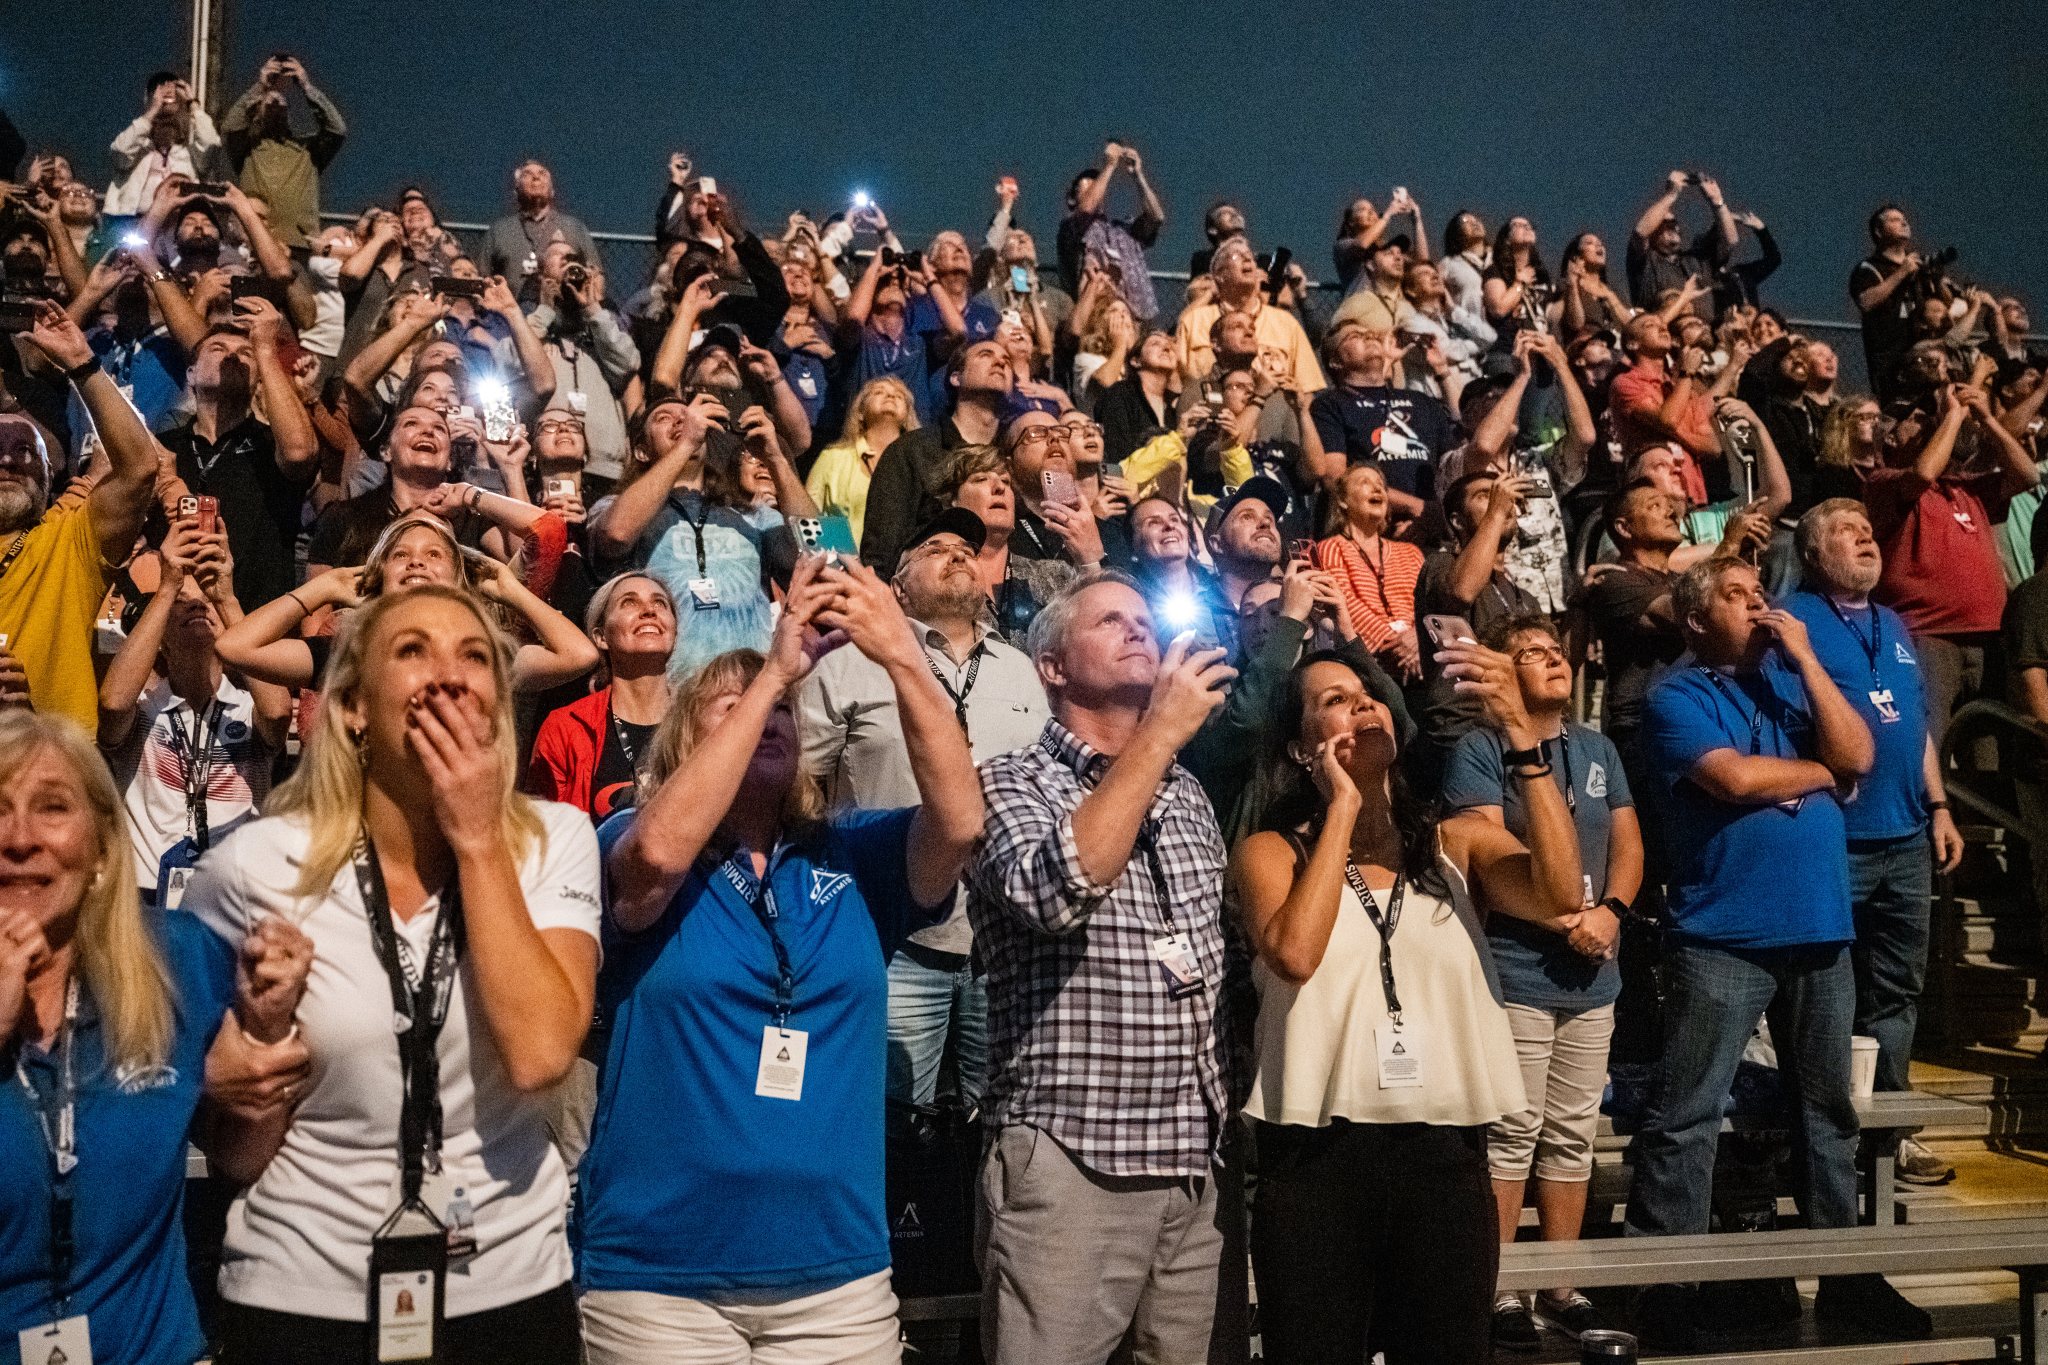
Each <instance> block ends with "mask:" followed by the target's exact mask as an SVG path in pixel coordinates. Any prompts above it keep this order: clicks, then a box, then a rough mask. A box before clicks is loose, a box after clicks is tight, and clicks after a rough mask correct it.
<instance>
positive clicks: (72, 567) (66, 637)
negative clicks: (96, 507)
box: [0, 503, 110, 734]
mask: <svg viewBox="0 0 2048 1365" xmlns="http://www.w3.org/2000/svg"><path fill="white" fill-rule="evenodd" d="M13 544H14V537H13V536H11V535H8V536H0V555H4V554H5V553H6V551H7V549H8V548H9V547H10V546H12V545H13ZM109 577H110V571H109V569H108V567H107V565H106V564H105V563H104V562H103V561H102V560H101V558H100V542H99V536H98V534H97V532H95V530H94V529H93V524H92V511H91V509H90V507H89V506H87V505H86V504H83V503H81V504H79V505H78V506H75V507H62V506H59V507H52V508H51V509H50V510H49V511H48V512H45V513H44V514H43V519H42V520H41V521H40V522H37V523H36V525H35V526H34V527H32V528H31V529H30V531H29V533H28V536H27V538H26V539H24V540H23V541H22V545H21V553H20V554H18V555H16V556H15V558H14V563H12V564H10V565H9V566H8V567H7V572H6V573H4V574H0V632H4V633H5V634H6V636H7V647H8V649H9V650H10V651H12V652H13V654H14V657H15V658H17V659H19V660H21V666H22V668H23V669H25V670H26V671H27V673H28V692H29V698H30V700H32V701H33V702H34V703H35V708H36V710H38V711H44V712H51V713H55V714H57V715H64V716H69V717H71V718H72V719H73V720H75V721H77V722H78V723H79V724H80V725H82V726H84V727H85V732H86V733H87V734H91V733H93V730H94V728H95V727H96V726H97V725H98V724H99V684H98V680H97V679H96V677H95V676H94V673H93V667H92V636H93V621H94V619H95V618H96V617H97V616H98V615H99V610H100V602H101V600H102V599H103V598H105V597H106V595H107V581H108V579H109Z"/></svg>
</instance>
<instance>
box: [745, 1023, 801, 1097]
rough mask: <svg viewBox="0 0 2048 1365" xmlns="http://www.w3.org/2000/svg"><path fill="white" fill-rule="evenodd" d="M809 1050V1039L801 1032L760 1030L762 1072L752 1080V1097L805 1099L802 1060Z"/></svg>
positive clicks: (793, 1030) (796, 1030)
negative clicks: (754, 1095) (753, 1095)
mask: <svg viewBox="0 0 2048 1365" xmlns="http://www.w3.org/2000/svg"><path fill="white" fill-rule="evenodd" d="M810 1049H811V1035H810V1034H808V1033H805V1032H804V1031H803V1030H802V1029H794V1028H777V1027H776V1026H775V1025H773V1024H769V1025H767V1026H766V1027H764V1028H763V1029H762V1030H761V1069H760V1071H759V1072H758V1073H757V1074H756V1075H755V1077H754V1093H755V1094H756V1095H759V1096H760V1097H761V1098H762V1099H764V1100H800V1099H802V1098H803V1097H804V1059H805V1057H806V1055H807V1054H808V1053H809V1052H810Z"/></svg>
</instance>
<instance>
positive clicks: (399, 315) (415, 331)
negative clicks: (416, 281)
mask: <svg viewBox="0 0 2048 1365" xmlns="http://www.w3.org/2000/svg"><path fill="white" fill-rule="evenodd" d="M447 316H448V301H447V300H446V299H439V298H434V297H432V296H431V295H427V294H416V293H407V294H401V295H399V296H398V297H397V298H396V299H394V300H393V301H392V304H391V315H390V317H389V318H388V319H387V320H386V325H385V327H384V330H383V331H381V332H379V333H377V335H376V336H374V337H372V338H371V339H370V343H369V344H368V345H367V346H365V347H363V349H362V350H360V351H358V352H356V358H355V359H354V360H351V361H350V362H349V363H348V368H347V369H345V370H343V371H342V372H341V382H342V383H343V384H344V385H346V386H347V387H348V388H349V389H350V390H351V391H352V392H354V393H355V394H357V395H358V396H359V397H361V398H362V399H364V400H366V401H372V402H373V401H375V399H376V394H377V381H378V380H379V379H382V378H383V377H384V373H385V371H387V370H389V369H390V368H391V367H392V366H393V365H394V364H396V363H397V362H398V357H400V356H401V355H404V354H405V350H406V347H408V346H410V345H412V344H413V343H414V342H415V341H418V340H419V339H420V337H421V336H423V335H425V333H426V331H427V329H428V328H430V327H432V326H433V325H434V324H435V323H437V322H439V321H440V320H441V319H442V318H444V317H447Z"/></svg>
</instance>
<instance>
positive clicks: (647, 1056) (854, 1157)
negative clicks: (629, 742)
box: [578, 809, 952, 1297]
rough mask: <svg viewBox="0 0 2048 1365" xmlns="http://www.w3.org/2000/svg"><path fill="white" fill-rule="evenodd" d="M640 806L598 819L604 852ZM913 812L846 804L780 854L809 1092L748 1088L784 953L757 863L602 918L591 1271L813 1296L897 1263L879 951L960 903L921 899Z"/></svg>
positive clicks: (680, 1291) (774, 869)
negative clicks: (632, 921)
mask: <svg viewBox="0 0 2048 1365" xmlns="http://www.w3.org/2000/svg"><path fill="white" fill-rule="evenodd" d="M638 814H639V812H637V811H626V812H623V813H621V814H619V815H615V816H613V817H612V818H611V819H610V820H607V821H606V822H605V823H604V824H603V826H601V827H600V828H599V830H598V834H597V837H598V843H599V845H600V847H602V848H603V849H604V851H605V852H606V854H607V855H609V853H610V851H611V849H612V847H613V846H614V845H616V844H617V843H618V841H619V839H620V838H621V837H623V836H624V834H625V833H626V831H627V830H628V829H630V828H631V822H632V821H633V820H634V819H635V818H637V816H638ZM915 814H916V811H915V810H914V809H910V810H892V811H851V812H847V813H845V814H843V815H836V816H834V817H832V819H831V820H829V821H827V822H826V823H824V824H823V825H821V826H820V827H819V828H818V831H817V834H816V836H815V837H814V838H813V839H811V840H809V841H808V843H807V845H806V846H801V847H799V846H795V845H790V844H783V845H781V846H779V847H778V848H777V849H776V850H775V852H774V854H773V856H772V858H771V859H770V863H769V874H768V877H769V887H770V889H771V892H772V894H773V898H774V902H775V906H776V909H777V912H778V916H779V918H778V924H779V927H780V932H781V934H782V939H783V943H784V945H785V947H786V948H787V950H788V953H789V959H790V966H791V968H792V970H793V972H794V975H795V992H794V999H793V1009H792V1012H791V1014H790V1016H789V1025H788V1026H789V1027H790V1028H791V1029H801V1030H803V1031H804V1032H806V1033H807V1034H808V1035H809V1039H808V1056H807V1059H806V1064H805V1067H804V1076H803V1094H802V1098H800V1099H797V1100H787V1099H773V1098H767V1097H764V1096H761V1095H758V1094H756V1093H755V1086H756V1082H757V1079H758V1077H759V1072H760V1063H761V1046H762V1031H763V1030H764V1029H765V1028H768V1027H769V1026H770V1025H772V1023H773V1022H774V1015H775V981H776V964H775V953H774V950H773V948H772V947H771V946H770V943H769V939H768V934H767V932H766V931H765V930H764V929H763V927H762V925H761V921H760V919H759V918H758V917H757V916H756V915H755V913H754V909H753V906H752V902H751V899H750V897H751V895H752V884H753V879H752V878H751V876H749V875H748V874H747V873H746V872H744V871H740V870H739V865H742V864H747V863H748V861H749V860H747V859H745V858H744V856H739V857H737V858H736V859H735V862H734V863H731V864H720V865H717V866H712V865H709V862H708V860H700V862H699V864H698V866H697V867H696V868H695V869H693V870H692V871H691V873H690V876H689V878H688V880H686V881H685V882H684V883H683V886H682V889H681V890H680V891H679V892H677V894H676V898H675V900H674V901H673V902H672V903H671V904H670V905H669V907H668V909H667V910H666V911H665V912H663V914H662V917H661V918H660V919H659V920H657V921H656V922H655V923H654V924H653V925H652V926H650V927H649V928H647V929H646V930H644V931H642V932H640V933H637V934H621V933H619V932H618V931H617V930H616V929H614V928H613V927H612V924H611V921H610V918H609V917H607V919H606V923H605V958H604V970H603V972H602V974H601V975H600V977H599V982H598V998H599V1001H600V1003H601V1007H602V1009H603V1011H604V1014H605V1016H606V1017H607V1018H608V1019H609V1020H610V1021H611V1040H610V1044H609V1046H608V1048H607V1050H606V1054H605V1061H604V1071H603V1074H602V1076H601V1078H600V1080H599V1084H598V1100H597V1112H596V1116H595V1118H594V1120H593V1122H592V1128H591V1138H590V1148H589V1151H588V1152H587V1153H586V1154H585V1156H584V1159H583V1170H582V1182H581V1187H580V1199H581V1201H582V1204H583V1213H582V1246H581V1248H580V1258H579V1276H578V1278H579V1280H580V1281H581V1283H582V1284H583V1286H584V1287H585V1288H587V1289H625V1290H643V1291H647V1292H650V1293H657V1294H674V1295H682V1296H692V1297H694V1296H698V1295H703V1294H709V1293H715V1292H720V1291H731V1290H762V1291H773V1292H775V1293H779V1294H780V1293H811V1292H817V1291H821V1290H824V1289H829V1288H833V1287H835V1286H838V1285H842V1284H846V1283H848V1282H849V1281H852V1280H856V1279H859V1278H861V1277H862V1276H865V1275H872V1274H874V1273H875V1272H876V1271H879V1270H883V1269H886V1268H887V1267H888V1264H889V1229H888V1223H887V1218H886V1214H885V1211H884V1198H883V1187H882V1170H883V1164H882V1116H883V1104H882V1096H883V1089H884V1070H885V1062H886V1059H887V1052H888V996H889V985H888V961H889V956H890V954H892V953H893V952H894V951H895V950H896V947H897V945H898V944H899V943H900V942H901V941H902V940H903V938H904V936H905V935H906V934H908V933H909V932H910V931H911V930H913V929H918V928H922V927H924V926H925V925H926V924H928V923H930V922H933V921H935V920H936V919H937V918H938V916H939V915H940V914H941V913H943V911H944V910H946V909H948V908H950V907H951V904H952V900H951V898H950V897H948V898H947V899H946V900H945V901H944V902H942V904H941V905H940V906H938V907H934V908H932V909H931V910H929V911H924V912H920V911H918V910H916V909H915V908H914V906H913V904H912V900H911V895H910V887H909V882H908V878H907V873H906V867H905V859H906V856H907V846H908V842H909V836H910V822H911V818H912V817H913V816H914V815H915ZM729 868H730V869H732V872H733V873H734V874H736V875H737V876H738V877H739V878H740V879H741V880H742V881H743V882H744V883H746V884H747V887H748V890H747V891H746V892H745V893H742V891H741V890H740V889H739V888H738V887H737V886H735V885H734V883H733V880H732V878H731V876H729V875H728V869H729Z"/></svg>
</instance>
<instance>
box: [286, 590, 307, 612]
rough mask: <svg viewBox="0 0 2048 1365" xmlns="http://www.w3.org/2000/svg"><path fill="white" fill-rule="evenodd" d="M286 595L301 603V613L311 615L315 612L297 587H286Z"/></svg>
mask: <svg viewBox="0 0 2048 1365" xmlns="http://www.w3.org/2000/svg"><path fill="white" fill-rule="evenodd" d="M284 595H285V596H286V597H289V598H291V599H292V601H294V602H296V603H298V604H299V614H300V615H301V616H311V615H312V614H313V609H312V608H311V607H309V606H307V605H306V599H305V598H303V597H301V596H299V590H298V589H297V588H286V589H285V590H284Z"/></svg>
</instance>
